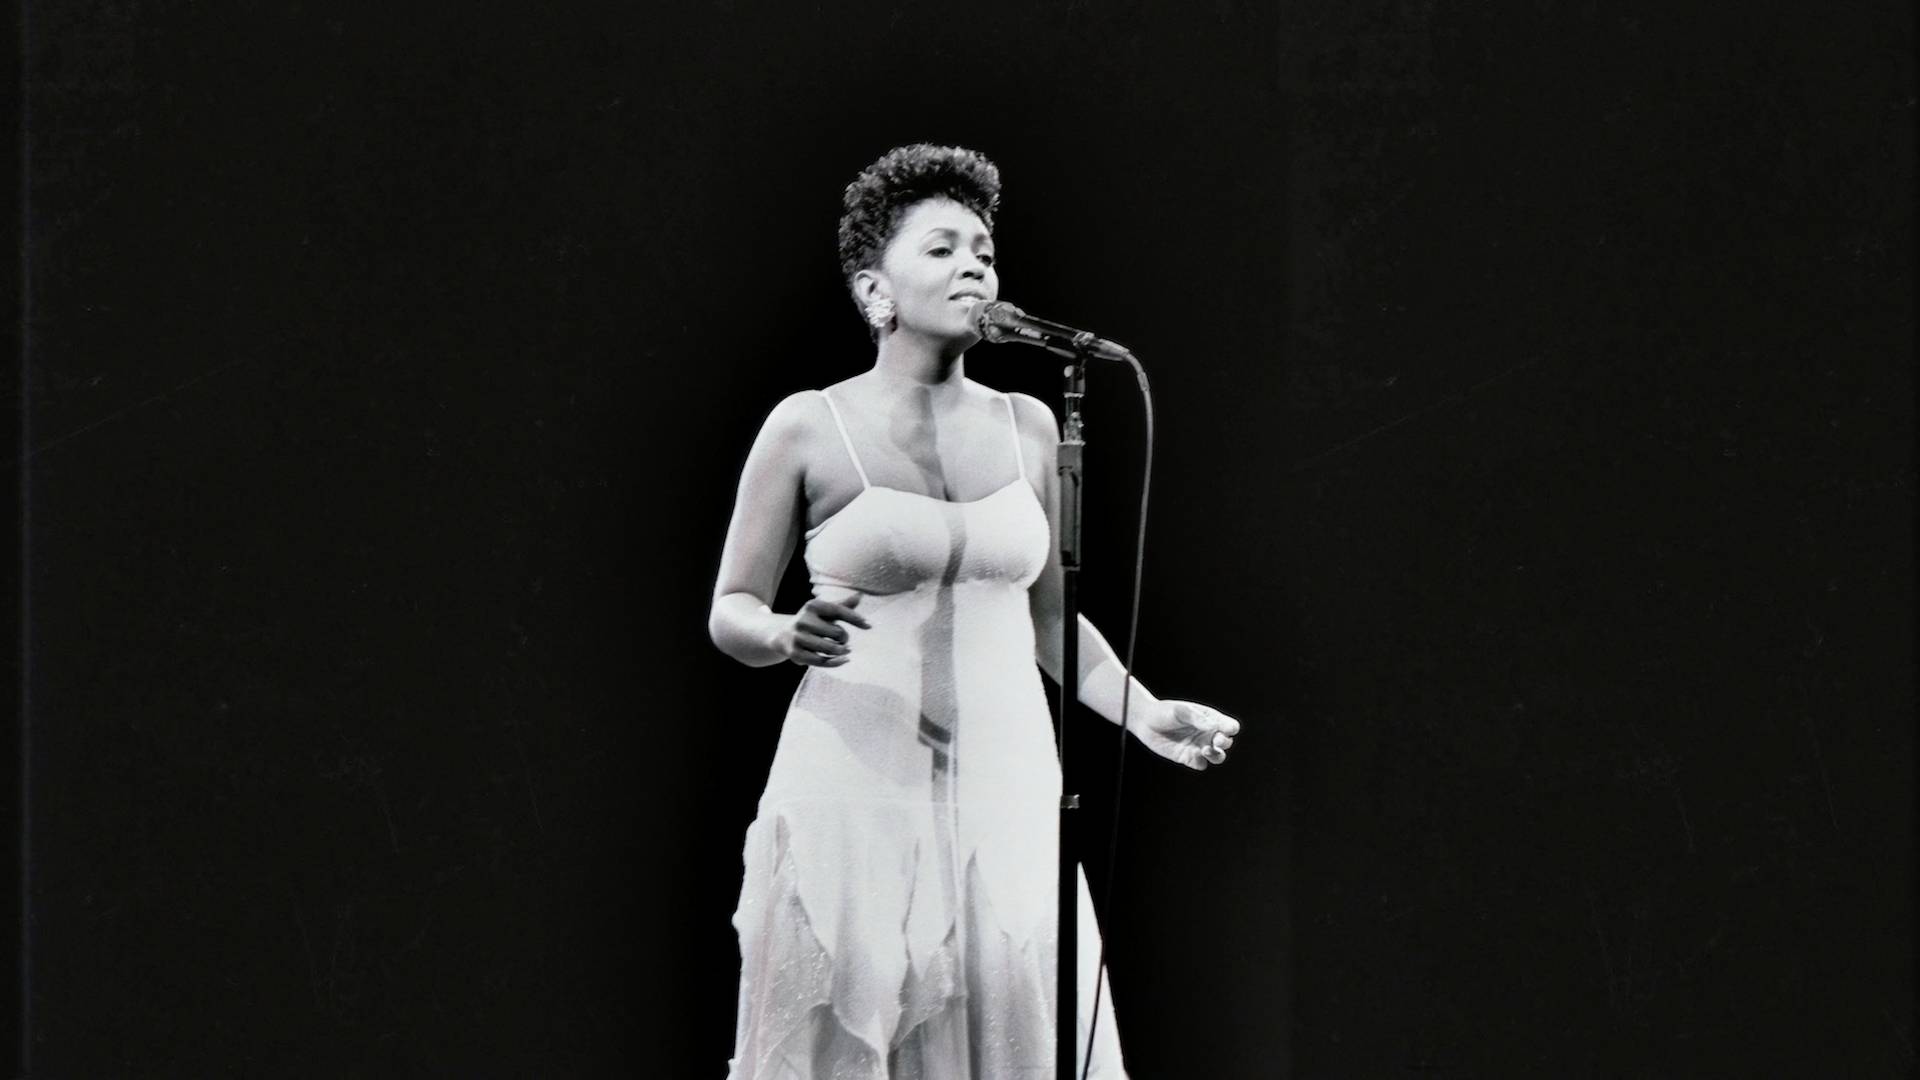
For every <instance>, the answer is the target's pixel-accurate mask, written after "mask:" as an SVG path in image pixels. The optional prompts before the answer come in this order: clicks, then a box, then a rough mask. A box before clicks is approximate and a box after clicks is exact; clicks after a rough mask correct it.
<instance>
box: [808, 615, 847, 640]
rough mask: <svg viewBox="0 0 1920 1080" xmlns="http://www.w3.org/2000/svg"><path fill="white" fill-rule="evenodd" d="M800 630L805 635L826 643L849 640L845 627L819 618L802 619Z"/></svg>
mask: <svg viewBox="0 0 1920 1080" xmlns="http://www.w3.org/2000/svg"><path fill="white" fill-rule="evenodd" d="M800 629H801V630H802V631H803V632H805V633H808V634H811V635H813V636H814V637H816V638H821V639H824V640H826V641H845V640H847V631H846V629H845V628H844V627H839V626H835V625H834V624H833V623H830V622H827V621H825V620H824V619H820V618H818V617H813V618H806V619H801V620H800Z"/></svg>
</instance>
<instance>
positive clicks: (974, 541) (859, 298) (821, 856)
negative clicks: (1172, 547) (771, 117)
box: [709, 145, 1240, 1080]
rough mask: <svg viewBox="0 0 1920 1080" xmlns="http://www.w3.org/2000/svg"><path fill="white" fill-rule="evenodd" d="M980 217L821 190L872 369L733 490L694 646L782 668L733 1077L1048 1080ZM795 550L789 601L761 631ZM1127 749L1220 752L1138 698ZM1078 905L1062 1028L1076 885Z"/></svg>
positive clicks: (1090, 667)
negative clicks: (1132, 741)
mask: <svg viewBox="0 0 1920 1080" xmlns="http://www.w3.org/2000/svg"><path fill="white" fill-rule="evenodd" d="M999 193H1000V180H999V172H998V170H997V169H996V168H995V167H994V166H993V164H992V163H991V162H989V161H988V160H987V159H986V158H984V157H982V156H981V155H979V154H977V153H974V152H972V151H969V150H963V149H959V148H954V147H934V146H926V145H917V146H908V147H902V148H900V149H897V150H894V151H892V152H890V153H888V154H886V155H885V156H883V157H882V158H880V160H878V161H876V162H874V164H873V165H872V166H870V167H869V168H868V169H867V170H866V171H865V172H863V173H861V174H860V176H859V178H857V179H856V180H855V181H854V182H853V183H852V184H851V185H849V186H848V188H847V191H846V198H845V214H844V216H843V217H842V218H841V221H840V259H841V269H842V270H843V271H844V273H845V276H846V281H847V283H848V285H849V286H850V287H851V289H852V291H853V297H854V300H855V302H856V303H857V304H858V305H859V307H860V310H861V312H862V314H863V315H864V316H865V318H866V320H867V322H868V323H869V324H870V325H871V326H872V328H873V336H874V341H875V343H876V345H877V352H876V355H875V358H874V363H873V367H872V368H871V369H869V370H868V371H866V372H864V373H862V374H860V375H857V376H854V377H853V378H851V379H847V380H845V381H843V382H840V383H836V384H834V385H833V386H830V387H828V388H826V389H825V390H818V391H807V392H803V393H797V394H794V395H792V396H791V397H788V398H787V399H786V400H784V401H782V402H781V403H780V404H779V405H778V406H776V407H775V408H774V410H773V412H772V414H771V415H769V416H768V418H767V421H766V424H765V425H764V426H763V427H762V429H761V431H760V434H759V436H758V438H756V439H755V441H754V445H753V449H752V450H751V451H750V452H749V454H748V458H747V463H746V467H745V469H744V471H743V473H742V475H741V478H740V489H739V496H738V499H737V502H736V503H735V506H734V512H733V521H732V524H731V525H730V527H729V528H728V531H727V541H726V549H725V552H724V553H723V555H722V558H721V564H720V574H719V580H718V582H717V583H716V584H715V586H714V601H713V610H712V615H711V618H710V620H709V632H710V633H711V635H712V637H713V641H714V644H715V645H717V646H718V647H719V648H720V649H721V650H722V651H724V652H726V653H727V654H728V655H729V656H732V657H733V658H735V659H737V660H739V661H740V662H742V663H744V664H747V665H750V666H754V667H763V666H767V665H771V664H776V663H779V662H781V661H788V662H792V663H795V664H799V665H801V666H803V667H805V668H806V669H807V670H806V673H805V674H804V675H803V676H802V678H801V680H800V686H799V689H798V690H797V691H796V692H795V694H794V698H793V703H792V706H791V708H790V709H789V711H788V713H787V717H786V722H785V726H784V727H783V728H782V730H781V734H780V744H779V749H778V750H777V752H776V753H775V756H774V762H773V766H772V770H771V774H770V776H769V777H768V781H767V787H766V790H765V793H764V794H763V796H762V798H761V801H760V810H759V816H758V817H757V818H756V819H755V821H754V823H753V825H752V826H751V827H750V828H749V829H748V832H747V848H746V878H745V883H744V885H743V887H742V890H741V897H740V906H739V909H738V910H737V911H736V912H735V915H734V925H735V927H736V929H737V930H738V931H739V934H740V951H741V957H742V972H741V983H740V1013H739V1029H738V1035H737V1040H736V1044H735V1048H734V1054H735V1056H734V1058H733V1062H732V1072H731V1074H730V1075H731V1076H732V1077H733V1078H734V1080H814V1078H819V1080H826V1078H829V1077H833V1078H839V1077H861V1078H873V1080H883V1078H895V1080H898V1078H906V1077H912V1078H924V1080H958V1078H982V1077H985V1078H995V1080H998V1078H1003V1077H1018V1076H1029V1075H1031V1076H1051V1075H1052V1071H1053V1065H1054V1051H1053V1022H1052V1000H1053V996H1054V981H1053V974H1052V973H1053V957H1054V954H1055V936H1056V914H1057V913H1056V908H1055V895H1056V888H1055V881H1056V867H1055V858H1056V855H1055V852H1056V845H1057V841H1058V837H1057V835H1056V820H1057V812H1058V811H1057V807H1058V805H1059V796H1060V772H1059V764H1058V761H1057V759H1056V756H1055V752H1054V745H1053V733H1052V727H1051V721H1050V719H1049V715H1048V710H1047V703H1046V698H1045V691H1044V688H1043V687H1042V685H1041V682H1040V676H1039V671H1038V670H1037V669H1036V661H1037V663H1038V668H1044V669H1045V670H1046V672H1047V674H1048V675H1049V676H1051V677H1052V678H1054V679H1055V680H1056V682H1057V681H1058V679H1059V667H1060V624H1061V621H1062V610H1061V584H1060V566H1059V561H1058V551H1057V546H1056V545H1055V544H1054V542H1053V540H1052V537H1053V536H1054V535H1055V530H1056V528H1057V524H1056V523H1057V520H1058V513H1059V510H1058V491H1057V482H1056V477H1055V472H1054V461H1055V456H1056V451H1057V448H1058V445H1059V441H1060V435H1059V429H1058V426H1057V424H1056V422H1055V421H1054V418H1053V414H1052V412H1051V411H1049V410H1048V408H1047V407H1046V406H1045V405H1043V404H1041V403H1040V402H1039V401H1037V400H1035V399H1034V398H1031V397H1027V396H1025V395H1019V394H1014V395H1009V394H1002V393H999V392H997V391H994V390H991V389H988V388H987V387H985V386H982V385H981V384H979V383H977V382H974V381H973V380H971V379H968V378H967V377H966V373H965V369H964V354H965V351H966V349H967V347H968V346H970V345H972V344H973V343H974V342H975V341H977V340H979V339H978V335H977V334H976V333H975V331H974V330H973V329H972V327H971V325H970V319H969V314H970V312H971V309H972V306H973V304H975V303H978V302H982V301H989V300H993V299H995V298H996V297H997V296H998V293H999V277H998V274H997V272H996V270H995V268H994V257H993V235H992V225H993V212H994V210H995V208H996V207H997V205H998V202H999ZM802 538H804V540H805V542H806V547H805V554H804V558H805V560H806V565H807V569H808V571H809V574H810V579H811V581H812V584H813V594H814V595H813V599H812V600H810V601H808V602H807V603H806V605H805V606H803V607H802V608H801V609H800V610H799V611H797V612H792V613H780V612H775V611H773V610H772V608H771V604H772V599H773V596H774V590H775V588H776V586H777V585H778V584H779V581H780V578H781V576H782V574H783V573H784V572H785V570H786V566H787V563H788V560H789V559H790V558H791V557H792V554H793V550H794V547H795V544H796V543H797V542H798V541H799V540H801V539H802ZM1078 633H1079V635H1080V645H1079V648H1080V657H1081V660H1080V665H1079V666H1080V669H1081V670H1080V671H1079V672H1078V673H1077V679H1076V686H1077V687H1078V692H1079V697H1080V700H1081V701H1083V702H1085V703H1086V704H1087V705H1088V706H1089V707H1090V708H1092V709H1093V710H1094V711H1095V712H1097V713H1099V714H1100V715H1102V716H1105V717H1106V718H1107V719H1108V720H1111V721H1114V722H1116V723H1117V722H1118V721H1119V720H1120V715H1121V711H1120V710H1121V691H1122V688H1123V685H1124V681H1125V680H1124V679H1123V676H1122V671H1121V666H1120V663H1119V661H1118V659H1117V658H1116V657H1115V656H1114V654H1113V650H1112V649H1111V648H1109V647H1108V645H1107V643H1106V641H1105V640H1104V639H1103V638H1102V637H1101V636H1100V634H1099V632H1098V631H1096V630H1095V629H1094V628H1093V626H1092V624H1091V623H1088V622H1086V621H1085V620H1084V619H1083V620H1081V621H1080V624H1079V626H1078ZM1128 726H1129V727H1131V728H1132V729H1133V730H1134V731H1135V732H1136V733H1138V734H1139V736H1140V739H1141V741H1142V742H1144V743H1145V744H1146V745H1147V746H1148V747H1150V748H1151V749H1153V750H1154V751H1155V752H1156V753H1159V754H1160V755H1162V756H1164V757H1167V758H1169V759H1171V760H1173V761H1176V762H1179V763H1180V764H1182V765H1186V766H1188V767H1190V768H1194V769H1204V768H1206V767H1207V766H1208V765H1217V764H1219V763H1220V762H1222V761H1224V760H1225V758H1226V752H1227V750H1228V749H1229V748H1231V747H1232V745H1233V738H1234V735H1235V734H1236V733H1237V732H1238V731H1239V727H1240V725H1239V723H1238V722H1237V721H1235V720H1233V719H1232V718H1231V717H1227V716H1223V715H1221V714H1219V713H1217V712H1214V711H1213V710H1211V709H1208V708H1206V707H1205V706H1201V705H1195V704H1192V703H1190V702H1180V701H1161V700H1159V699H1157V698H1155V697H1154V696H1153V695H1152V694H1149V693H1148V692H1147V691H1146V689H1145V688H1144V687H1142V686H1141V685H1140V684H1139V682H1138V681H1134V682H1133V688H1132V692H1131V702H1130V703H1129V705H1128ZM1080 904H1081V916H1080V920H1079V925H1080V926H1081V927H1082V929H1083V933H1082V940H1081V942H1080V946H1079V953H1078V955H1079V957H1080V958H1081V960H1082V961H1083V964H1082V966H1081V971H1080V986H1081V990H1080V1001H1081V1005H1082V1008H1083V1009H1086V1008H1090V1007H1091V1003H1092V999H1093V974H1094V965H1095V964H1096V963H1097V957H1098V955H1099V951H1098V950H1099V943H1098V939H1097V937H1095V936H1094V921H1093V915H1092V911H1091V905H1090V904H1089V902H1088V900H1087V897H1086V888H1085V882H1084V879H1083V881H1082V884H1081V899H1080ZM1104 996H1105V995H1103V997H1104ZM1087 1020H1088V1018H1087V1017H1086V1016H1084V1015H1083V1016H1081V1017H1079V1018H1078V1024H1077V1027H1078V1030H1079V1032H1080V1038H1081V1039H1082V1040H1084V1039H1085V1037H1086V1030H1087ZM1098 1028H1099V1030H1098V1033H1097V1035H1098V1037H1097V1039H1096V1042H1095V1046H1094V1052H1093V1056H1094V1062H1093V1075H1095V1076H1107V1077H1118V1076H1123V1075H1124V1073H1123V1071H1122V1068H1121V1064H1120V1055H1119V1043H1118V1040H1117V1038H1116V1036H1115V1034H1114V1025H1113V1018H1112V1010H1111V1005H1110V1004H1108V1003H1107V1002H1105V1001H1103V1003H1102V1015H1101V1020H1100V1023H1099V1025H1098Z"/></svg>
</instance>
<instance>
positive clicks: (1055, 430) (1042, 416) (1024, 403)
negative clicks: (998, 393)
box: [1007, 391, 1060, 444]
mask: <svg viewBox="0 0 1920 1080" xmlns="http://www.w3.org/2000/svg"><path fill="white" fill-rule="evenodd" d="M1007 396H1008V397H1010V398H1012V399H1013V415H1014V417H1015V418H1016V419H1017V420H1018V421H1019V423H1020V433H1021V434H1022V435H1026V436H1029V437H1031V438H1035V439H1039V440H1041V441H1042V442H1047V443H1053V444H1058V443H1059V442H1060V421H1059V420H1058V419H1057V418H1055V416H1054V415H1053V410H1052V409H1051V408H1048V407H1047V403H1046V402H1044V401H1041V400H1040V399H1039V398H1037V397H1034V396H1033V395H1032V394H1022V393H1019V392H1017V391H1015V392H1012V393H1009V394H1008V395H1007Z"/></svg>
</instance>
